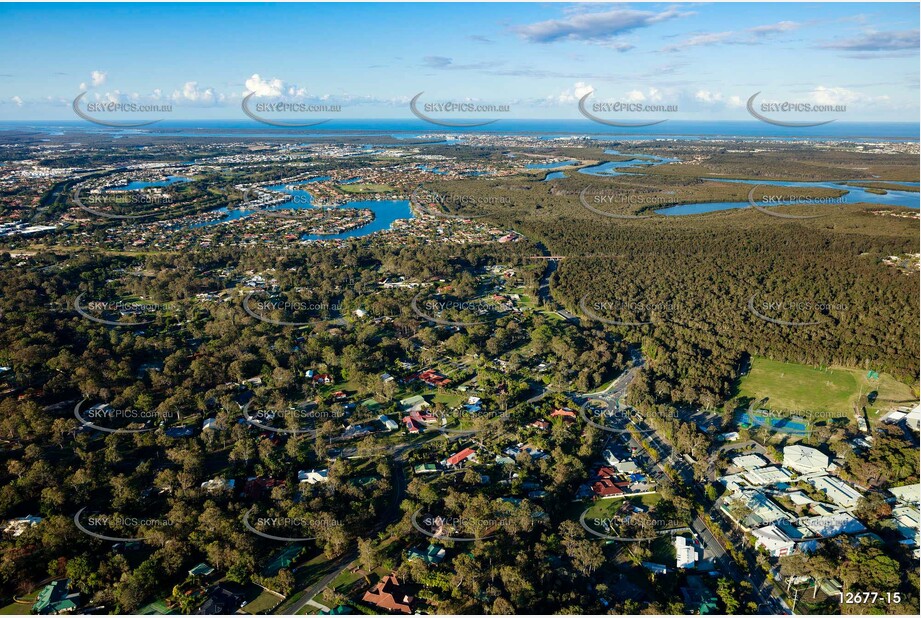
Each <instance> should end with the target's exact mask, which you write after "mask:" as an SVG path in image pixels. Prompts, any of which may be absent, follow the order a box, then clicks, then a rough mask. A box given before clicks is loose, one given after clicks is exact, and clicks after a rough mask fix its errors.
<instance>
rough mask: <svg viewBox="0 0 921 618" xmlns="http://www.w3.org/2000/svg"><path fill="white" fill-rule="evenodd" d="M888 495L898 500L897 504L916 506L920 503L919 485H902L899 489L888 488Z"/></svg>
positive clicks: (920, 487)
mask: <svg viewBox="0 0 921 618" xmlns="http://www.w3.org/2000/svg"><path fill="white" fill-rule="evenodd" d="M889 493H891V494H892V495H893V496H895V497H896V499H898V501H899V502H905V503H907V504H918V502H919V501H921V484H918V483H915V484H914V485H902V486H901V487H890V488H889Z"/></svg>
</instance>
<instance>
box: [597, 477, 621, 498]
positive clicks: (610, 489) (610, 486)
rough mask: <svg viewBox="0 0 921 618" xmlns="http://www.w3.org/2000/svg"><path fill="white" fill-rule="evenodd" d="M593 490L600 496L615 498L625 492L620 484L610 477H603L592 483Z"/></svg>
mask: <svg viewBox="0 0 921 618" xmlns="http://www.w3.org/2000/svg"><path fill="white" fill-rule="evenodd" d="M592 491H593V492H595V495H597V496H598V497H599V498H613V497H614V496H620V495H623V493H624V490H623V489H621V487H620V486H619V484H618V483H616V482H615V481H613V480H612V479H609V478H603V479H600V480H598V481H596V482H594V483H592Z"/></svg>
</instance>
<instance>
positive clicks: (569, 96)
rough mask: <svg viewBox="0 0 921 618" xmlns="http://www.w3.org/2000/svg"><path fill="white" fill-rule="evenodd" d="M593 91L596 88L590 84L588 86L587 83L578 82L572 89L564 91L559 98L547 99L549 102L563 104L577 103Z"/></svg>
mask: <svg viewBox="0 0 921 618" xmlns="http://www.w3.org/2000/svg"><path fill="white" fill-rule="evenodd" d="M593 90H594V88H593V87H592V86H591V85H590V84H586V83H585V82H576V83H575V84H574V85H573V87H572V88H570V89H567V90H564V91H563V92H561V93H560V94H559V95H558V96H556V97H553V96H550V97H547V101H548V102H556V103H563V104H567V103H575V102H576V101H578V100H579V99H581V98H582V97H584V96H585V95H587V94H588V93H589V92H592V91H593Z"/></svg>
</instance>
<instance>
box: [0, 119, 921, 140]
mask: <svg viewBox="0 0 921 618" xmlns="http://www.w3.org/2000/svg"><path fill="white" fill-rule="evenodd" d="M23 130H30V131H36V132H41V133H44V134H46V135H49V136H62V135H68V134H73V133H86V132H91V133H109V134H112V135H113V136H130V135H161V136H163V137H220V138H234V137H236V138H253V139H272V138H280V139H292V138H293V139H309V138H312V137H315V138H329V137H337V136H342V137H345V136H351V135H355V134H364V135H368V136H373V135H386V136H390V137H395V138H398V139H414V138H417V137H418V138H422V139H431V138H434V137H443V136H445V135H449V136H456V135H461V134H470V135H476V134H499V135H503V134H507V135H536V136H538V137H540V138H542V139H546V140H552V139H556V138H560V137H572V136H584V137H588V138H596V139H611V138H614V139H624V140H646V139H690V140H693V139H720V138H734V139H748V140H759V139H771V140H816V141H823V140H847V141H908V142H916V141H918V140H919V137H921V125H919V124H918V123H910V122H833V123H831V124H826V125H822V126H818V127H806V128H800V127H797V128H794V127H778V126H775V125H771V124H767V123H763V122H758V121H757V120H751V121H693V120H670V121H668V122H664V123H662V124H659V125H655V126H650V127H638V128H635V129H629V128H623V127H609V126H606V125H602V124H598V123H594V122H591V121H589V120H585V119H573V120H569V119H567V120H501V119H500V120H499V121H497V122H495V123H493V124H490V125H486V126H481V127H469V128H458V127H441V126H435V125H431V124H428V123H425V122H423V121H421V120H415V119H414V120H403V119H379V120H330V121H329V122H327V123H325V124H323V125H320V126H313V127H306V128H304V129H294V128H290V127H283V128H281V127H279V128H276V127H270V126H267V125H263V124H260V123H258V122H255V121H252V120H194V121H193V120H183V121H176V120H163V121H161V122H159V123H157V124H154V125H149V126H146V127H141V128H133V129H124V128H119V129H115V128H109V127H102V126H98V125H94V124H92V123H89V122H84V121H80V120H73V121H31V122H29V121H23V122H9V121H7V122H2V123H0V132H3V131H23Z"/></svg>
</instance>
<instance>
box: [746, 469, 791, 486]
mask: <svg viewBox="0 0 921 618" xmlns="http://www.w3.org/2000/svg"><path fill="white" fill-rule="evenodd" d="M741 476H742V478H744V479H745V480H746V481H748V483H749V484H751V485H753V486H755V487H765V486H767V485H783V484H785V483H788V482H790V481H791V480H792V479H793V474H792V473H791V472H790V471H789V470H787V469H786V468H781V467H780V466H767V467H765V468H756V469H755V470H749V471H748V472H745V473H743V474H742V475H741Z"/></svg>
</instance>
